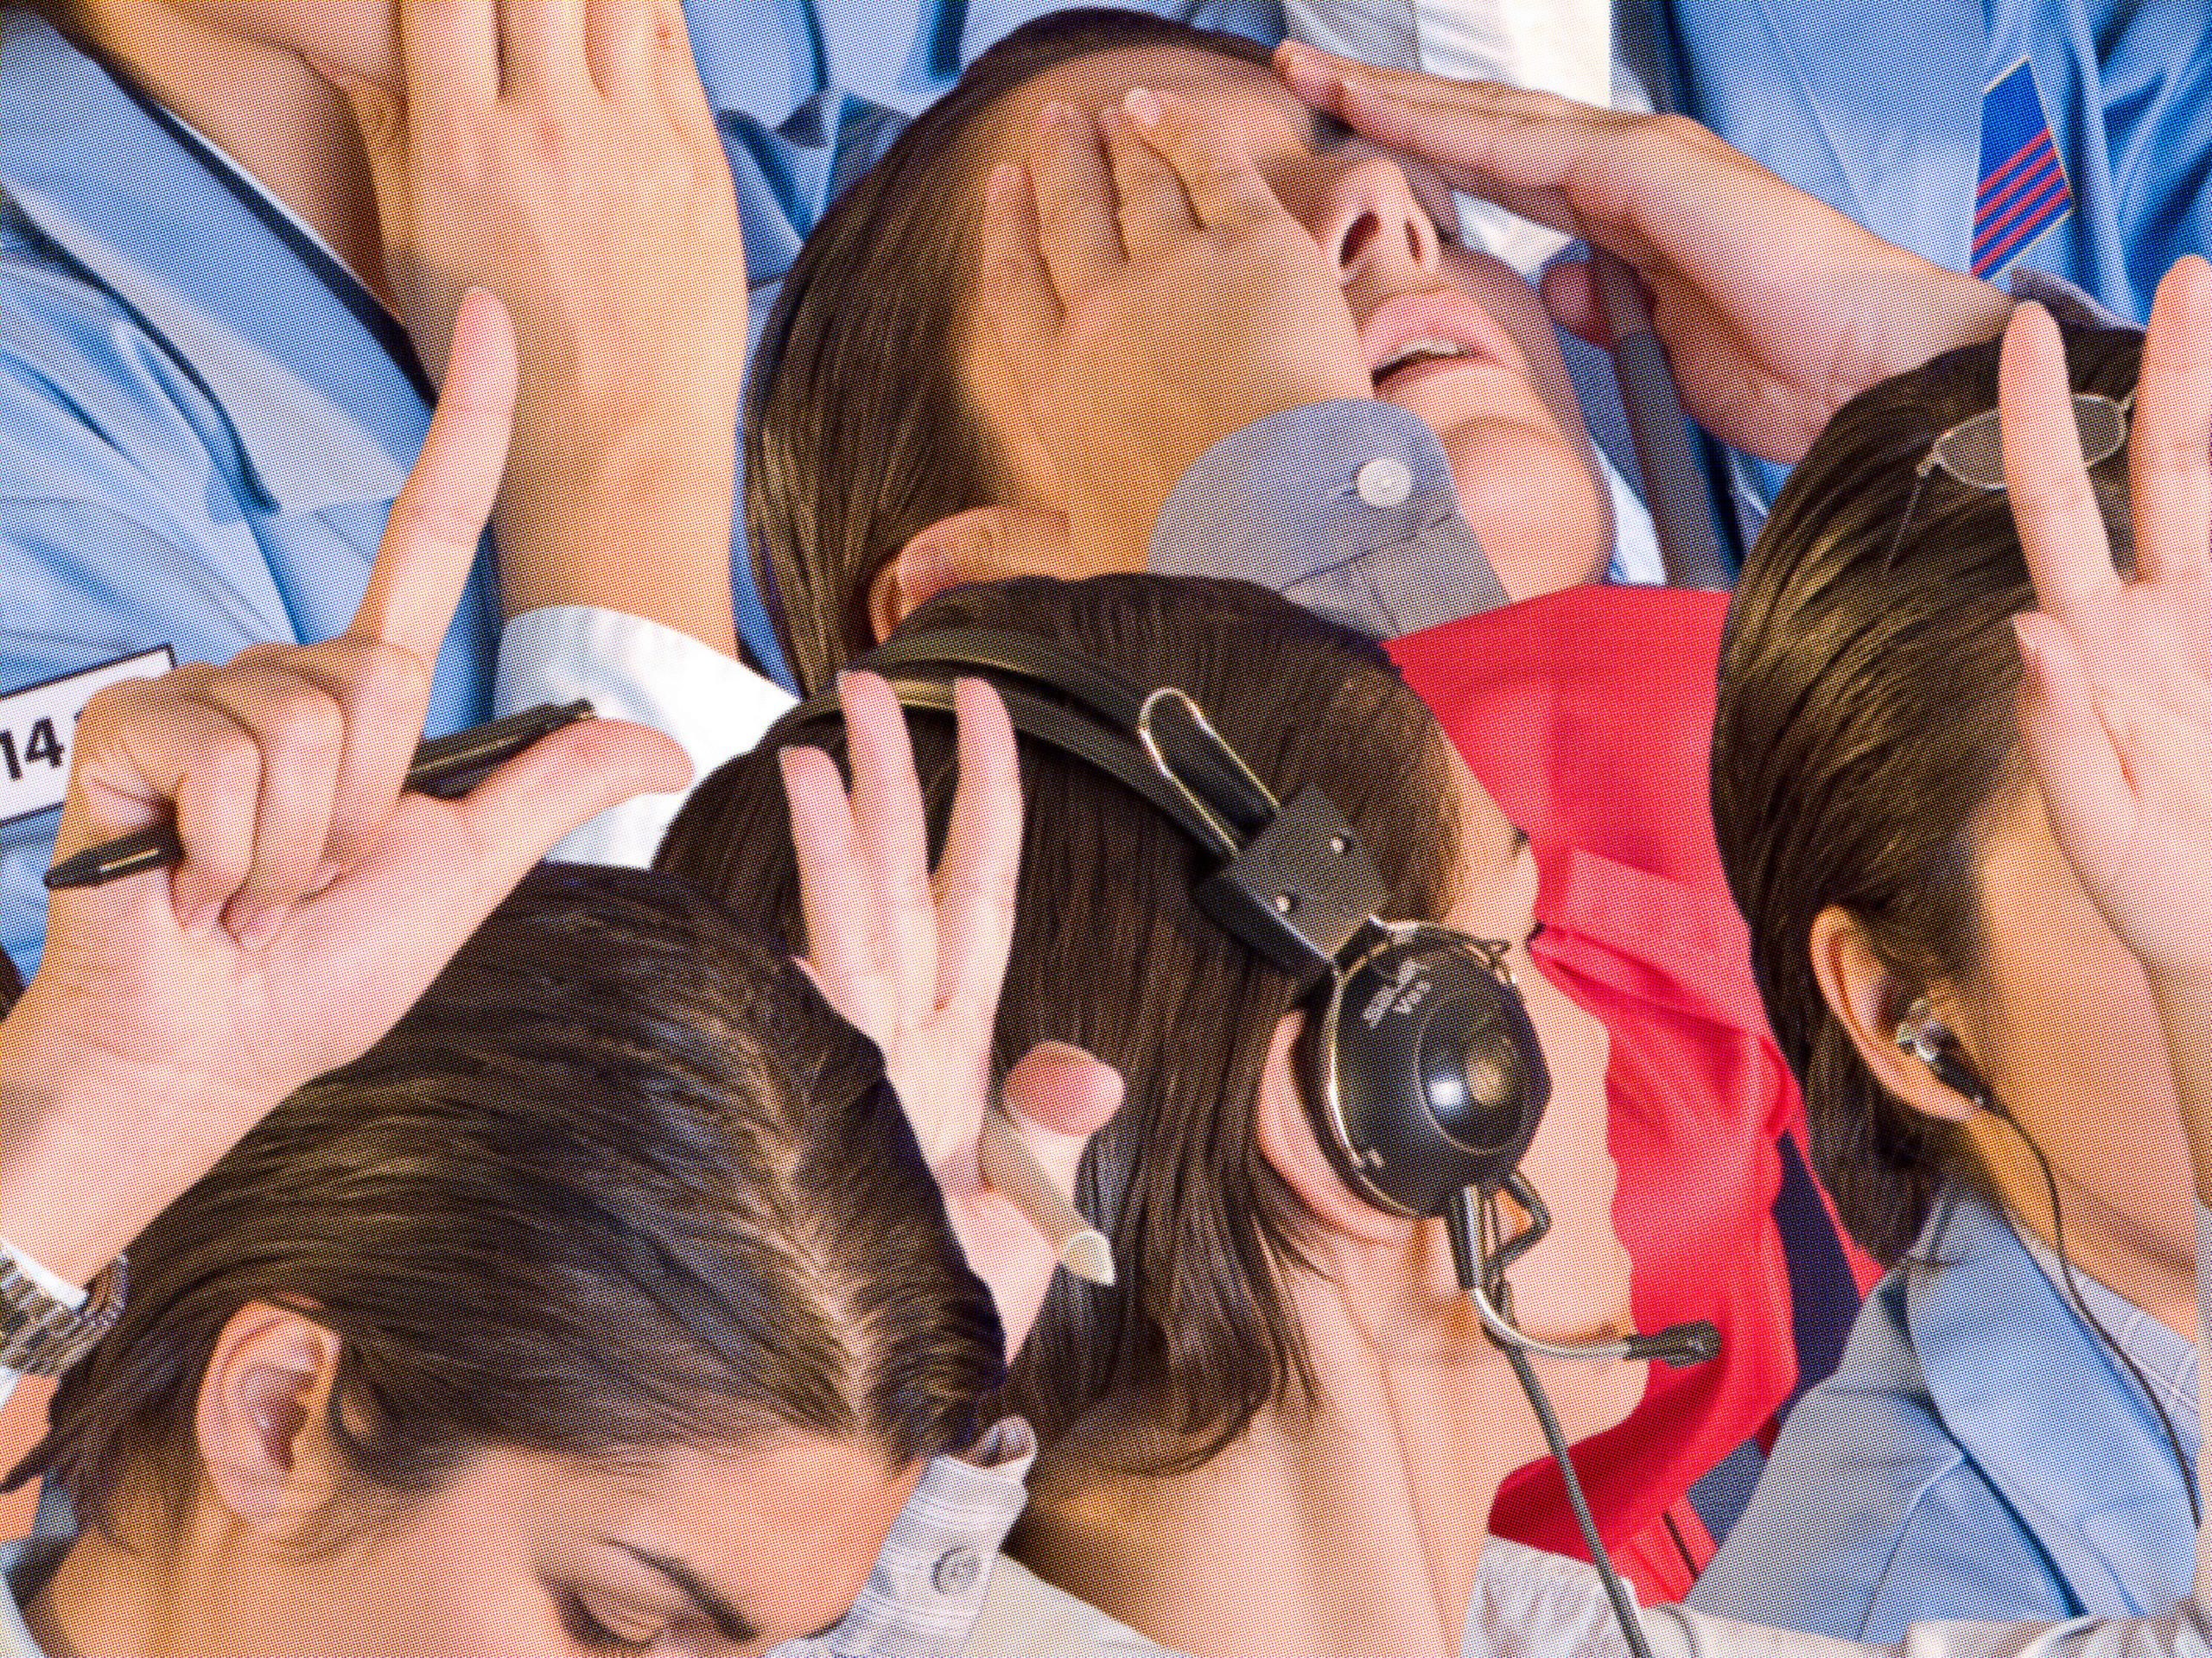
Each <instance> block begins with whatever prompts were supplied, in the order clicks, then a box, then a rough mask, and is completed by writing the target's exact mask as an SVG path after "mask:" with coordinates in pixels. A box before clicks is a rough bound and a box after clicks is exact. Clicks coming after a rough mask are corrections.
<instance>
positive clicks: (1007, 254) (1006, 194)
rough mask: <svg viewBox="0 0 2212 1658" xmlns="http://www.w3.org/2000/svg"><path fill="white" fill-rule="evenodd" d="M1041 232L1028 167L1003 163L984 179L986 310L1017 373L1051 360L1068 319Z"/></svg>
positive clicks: (992, 329)
mask: <svg viewBox="0 0 2212 1658" xmlns="http://www.w3.org/2000/svg"><path fill="white" fill-rule="evenodd" d="M1041 234H1042V232H1041V230H1040V228H1039V225H1038V222H1037V197H1036V193H1035V192H1034V191H1033V189H1032V188H1031V187H1030V183H1029V175H1028V173H1027V170H1026V169H1024V168H1020V167H1015V166H1013V165H1011V164H1008V163H1005V162H1001V164H1000V165H998V166H996V167H995V168H992V169H991V172H990V176H989V177H988V178H987V179H986V180H985V181H984V183H983V232H982V261H983V292H982V299H983V314H984V315H985V316H986V317H988V318H989V319H990V325H991V334H992V335H993V337H994V338H995V340H996V341H997V343H998V347H999V350H1000V351H1001V353H1003V354H1004V355H1005V357H1006V359H1007V361H1008V363H1009V364H1011V365H1013V366H1014V368H1015V369H1017V370H1018V371H1019V370H1028V369H1031V368H1033V366H1034V365H1039V364H1041V363H1044V362H1046V361H1047V360H1049V358H1050V355H1051V353H1052V347H1053V345H1054V343H1055V342H1056V341H1057V340H1058V338H1059V334H1060V326H1061V323H1062V322H1063V321H1064V320H1065V312H1064V310H1063V308H1062V307H1061V304H1060V295H1059V292H1058V289H1056V288H1055V287H1054V286H1053V283H1052V273H1051V271H1050V270H1047V269H1046V264H1045V256H1044V252H1043V250H1042V248H1041V246H1040V244H1039V238H1040V236H1041Z"/></svg>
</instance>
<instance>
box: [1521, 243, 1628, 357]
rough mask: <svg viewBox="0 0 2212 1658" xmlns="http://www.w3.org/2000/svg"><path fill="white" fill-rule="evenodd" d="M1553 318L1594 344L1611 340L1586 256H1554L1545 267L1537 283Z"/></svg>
mask: <svg viewBox="0 0 2212 1658" xmlns="http://www.w3.org/2000/svg"><path fill="white" fill-rule="evenodd" d="M1538 286H1539V288H1540V289H1541V292H1542V294H1543V296H1544V308H1545V309H1546V310H1548V311H1549V312H1550V313H1551V315H1552V321H1554V322H1556V323H1558V324H1559V326H1560V327H1562V328H1565V329H1567V331H1568V332H1569V333H1571V334H1574V335H1575V336H1576V337H1578V338H1580V339H1582V340H1588V341H1589V342H1590V343H1591V344H1592V345H1593V346H1605V347H1607V348H1610V347H1611V346H1612V344H1613V331H1612V324H1611V318H1610V317H1609V316H1608V315H1607V314H1606V310H1605V307H1604V306H1603V305H1602V304H1600V303H1599V300H1598V285H1597V282H1596V280H1595V276H1594V273H1593V272H1592V270H1591V269H1590V262H1589V260H1587V259H1557V260H1554V261H1553V262H1552V263H1551V264H1548V265H1546V266H1545V267H1544V274H1543V277H1542V279H1541V282H1540V283H1539V284H1538Z"/></svg>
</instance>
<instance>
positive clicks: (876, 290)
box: [745, 9, 1268, 693]
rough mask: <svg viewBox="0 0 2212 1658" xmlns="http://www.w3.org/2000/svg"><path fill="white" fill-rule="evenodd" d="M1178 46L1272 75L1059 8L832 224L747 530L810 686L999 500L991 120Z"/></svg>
mask: <svg viewBox="0 0 2212 1658" xmlns="http://www.w3.org/2000/svg"><path fill="white" fill-rule="evenodd" d="M1161 45H1166V46H1183V47H1188V48H1192V50H1195V51H1204V52H1213V53H1219V54H1227V55H1229V56H1232V57H1239V58H1243V59H1246V60H1249V61H1251V62H1255V63H1260V64H1265V63H1267V62H1268V52H1267V49H1266V48H1264V47H1262V46H1259V45H1257V44H1255V42H1253V41H1249V40H1247V39H1245V38H1244V37H1243V36H1242V35H1225V34H1219V33H1217V32H1215V31H1212V30H1209V29H1193V28H1192V27H1190V26H1189V25H1187V24H1185V23H1181V22H1175V21H1173V20H1172V19H1169V18H1166V17H1160V16H1153V15H1150V14H1148V13H1143V12H1130V11H1115V10H1099V9H1084V10H1069V11H1059V12H1053V13H1051V14H1049V15H1047V16H1043V17H1040V18H1038V19H1036V20H1035V21H1033V22H1029V23H1027V24H1025V25H1024V26H1023V27H1021V28H1020V29H1016V30H1014V32H1013V33H1012V34H1011V35H1007V37H1006V38H1005V39H1004V40H1002V41H1000V42H999V43H998V44H997V45H995V46H994V47H992V48H990V49H989V50H988V51H987V52H985V53H984V54H982V56H980V57H978V58H977V59H976V61H975V62H974V63H972V64H970V65H969V67H968V68H967V70H966V71H965V72H964V73H963V74H962V76H961V77H960V79H959V81H958V82H957V84H956V85H955V86H953V87H952V89H951V90H950V92H946V93H945V94H944V97H942V98H939V99H938V101H937V102H936V103H934V104H932V105H931V106H930V107H929V108H928V109H926V110H925V111H922V113H921V114H920V115H918V116H917V117H916V118H914V120H913V121H912V123H911V124H909V125H908V126H907V127H906V129H905V130H903V131H902V132H901V133H900V134H899V137H898V138H897V140H896V141H895V142H893V144H892V145H891V147H890V148H889V149H887V150H886V151H885V152H884V154H883V156H881V158H880V159H879V160H878V161H877V162H876V163H875V164H874V166H873V167H871V168H869V169H868V171H867V172H866V173H865V174H863V175H861V177H860V178H859V179H857V180H855V181H854V182H853V183H852V184H851V185H850V186H849V187H847V188H846V190H845V192H844V194H842V195H841V196H840V197H839V198H838V200H837V201H836V204H835V205H834V206H831V207H830V209H829V212H828V213H824V214H823V218H822V220H821V222H820V223H819V224H817V226H815V228H814V230H813V232H812V233H811V234H810V235H809V236H808V238H806V243H805V245H804V246H803V247H802V248H801V249H800V250H799V252H798V257H797V258H796V259H794V260H793V262H792V264H791V270H790V271H789V273H788V274H787V275H786V276H785V278H784V285H783V290H782V292H781V294H780V295H779V297H778V300H777V303H776V306H775V309H774V311H773V313H772V314H771V316H770V318H769V320H768V324H767V327H766V332H765V333H764V334H763V335H762V338H761V340H760V346H759V348H758V350H757V351H756V352H755V353H754V354H753V367H752V378H751V380H750V383H749V385H750V390H749V392H748V395H747V413H746V421H745V498H746V499H745V517H746V532H747V537H748V539H749V541H750V543H751V545H752V548H753V559H754V563H755V571H756V575H757V576H758V578H759V581H760V591H761V594H762V596H763V598H764V600H766V604H767V608H768V612H769V614H770V616H771V617H772V619H774V621H775V624H776V629H777V633H778V636H779V639H780V641H781V643H782V645H783V648H784V652H785V656H786V657H787V658H788V659H789V660H790V663H791V669H792V671H793V673H794V674H795V675H796V676H797V677H798V683H799V684H800V686H801V687H802V688H803V689H804V690H805V691H807V692H808V693H812V692H816V691H819V690H821V689H823V688H824V687H825V686H827V685H828V684H829V679H830V676H831V675H832V674H833V673H834V672H835V671H836V670H837V669H838V668H839V667H841V666H842V665H843V664H844V662H845V660H846V658H847V657H850V656H851V655H853V654H854V653H855V652H856V651H863V650H866V649H867V648H868V646H869V645H872V644H874V633H873V631H872V629H871V628H870V626H869V622H868V588H869V586H870V584H871V583H872V582H873V581H874V579H875V576H876V574H877V572H878V571H880V569H882V568H883V567H884V566H885V565H886V564H887V563H888V562H890V561H891V560H892V559H893V558H894V557H896V556H898V553H899V549H901V548H903V547H904V546H905V545H906V543H907V542H909V541H910V540H912V538H913V537H915V536H916V535H918V534H919V533H920V532H921V531H922V530H926V529H927V528H929V526H930V525H931V524H936V523H938V521H939V520H941V519H944V518H950V517H952V516H953V515H954V514H956V513H959V512H964V511H968V510H969V509H970V508H973V507H979V506H994V505H1007V504H1008V502H1007V498H1006V488H1007V475H1006V473H1005V472H1004V470H1003V467H1002V464H1001V455H1000V452H999V446H998V444H997V441H995V439H994V438H993V436H992V435H991V434H990V431H989V429H988V427H986V426H985V425H984V423H983V422H982V418H981V417H980V416H979V415H978V414H977V412H976V409H975V407H974V405H973V403H972V402H971V400H970V399H969V396H968V392H967V390H966V385H965V381H964V377H963V372H962V365H963V362H964V360H965V358H966V341H967V340H968V339H969V334H970V330H971V327H972V324H973V321H974V316H973V307H972V299H973V295H974V292H975V289H976V270H977V260H978V257H979V255H980V228H979V227H980V223H981V219H980V206H981V199H982V189H981V184H982V177H983V174H984V171H985V168H987V166H988V162H989V161H990V160H991V159H992V155H991V150H992V147H993V146H992V140H994V139H998V140H999V141H1000V143H1001V145H1002V146H1003V145H1006V144H1010V145H1011V148H1010V149H1007V153H1008V154H1010V155H1016V156H1018V155H1019V154H1020V137H1021V135H1001V134H997V133H996V132H995V128H994V125H993V122H992V116H993V113H994V111H996V110H997V108H998V106H999V105H1001V103H1002V102H1003V101H1004V100H1005V99H1006V98H1007V97H1008V96H1009V95H1011V94H1012V93H1014V92H1016V91H1017V90H1019V89H1020V87H1021V86H1024V85H1026V84H1027V82H1029V81H1031V80H1033V79H1035V78H1036V77H1037V76H1038V75H1039V74H1042V73H1045V72H1046V70H1048V69H1050V68H1052V67H1054V66H1055V65H1057V64H1060V63H1064V62H1066V61H1067V60H1070V59H1072V58H1079V57H1084V56H1087V55H1089V54H1091V53H1094V52H1103V51H1109V50H1112V49H1114V48H1123V47H1134V46H1161Z"/></svg>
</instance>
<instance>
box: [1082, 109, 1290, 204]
mask: <svg viewBox="0 0 2212 1658" xmlns="http://www.w3.org/2000/svg"><path fill="white" fill-rule="evenodd" d="M1122 110H1123V112H1124V113H1125V114H1126V115H1127V117H1128V120H1129V122H1130V123H1131V124H1132V125H1133V126H1134V127H1135V130H1137V131H1138V132H1139V133H1141V134H1142V135H1143V137H1144V140H1145V142H1146V143H1147V144H1149V145H1151V146H1152V148H1153V149H1155V150H1157V151H1158V152H1159V154H1160V157H1161V159H1162V160H1164V161H1165V162H1166V163H1167V164H1168V165H1169V166H1170V167H1172V168H1173V169H1174V170H1175V174H1176V175H1177V177H1178V178H1179V179H1180V180H1181V181H1182V186H1183V190H1184V192H1185V194H1187V196H1188V197H1189V200H1190V204H1191V211H1192V213H1193V214H1195V216H1196V217H1197V219H1198V223H1199V224H1201V225H1203V226H1205V227H1206V228H1207V229H1209V230H1235V229H1236V228H1238V227H1240V226H1245V225H1251V224H1257V223H1259V222H1260V221H1261V220H1262V219H1271V218H1273V217H1274V216H1275V215H1277V214H1279V213H1281V212H1282V211H1283V208H1282V204H1281V202H1279V201H1277V200H1275V194H1274V191H1272V190H1270V189H1269V188H1268V184H1267V181H1266V180H1265V179H1263V178H1262V177H1261V176H1260V174H1259V169H1258V168H1255V167H1254V166H1253V165H1252V163H1251V162H1250V160H1249V158H1247V157H1246V156H1245V155H1244V153H1243V151H1242V150H1240V149H1237V148H1236V145H1234V144H1233V143H1230V141H1229V139H1228V138H1227V137H1225V136H1224V134H1223V133H1222V132H1221V131H1220V130H1218V129H1217V128H1216V127H1214V126H1213V125H1212V124H1210V123H1208V122H1206V121H1204V120H1201V119H1200V118H1199V117H1198V111H1196V110H1194V109H1192V107H1191V106H1190V105H1188V104H1186V103H1185V102H1184V101H1183V100H1182V99H1181V98H1177V97H1175V96H1173V94H1171V93H1167V92H1152V91H1150V90H1148V89H1147V88H1145V87H1141V86H1140V87H1137V88H1135V90H1133V91H1132V92H1130V93H1129V94H1128V97H1127V98H1125V99H1123V101H1122Z"/></svg>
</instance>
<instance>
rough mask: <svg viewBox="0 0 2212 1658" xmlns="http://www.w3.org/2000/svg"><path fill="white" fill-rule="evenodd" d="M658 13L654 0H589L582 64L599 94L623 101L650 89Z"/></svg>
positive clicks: (658, 8) (585, 15) (658, 22)
mask: <svg viewBox="0 0 2212 1658" xmlns="http://www.w3.org/2000/svg"><path fill="white" fill-rule="evenodd" d="M659 10H661V8H660V6H659V5H658V3H657V0H591V3H590V5H589V6H588V9H587V10H586V11H585V14H584V20H583V28H584V60H585V61H586V62H587V63H588V65H589V66H590V67H591V75H592V79H593V80H594V82H596V83H597V85H598V87H599V90H600V92H601V94H603V95H604V96H606V97H607V98H624V97H627V96H628V95H630V94H632V93H634V92H642V91H644V90H645V88H647V87H649V86H652V82H653V55H654V54H653V45H654V37H655V35H657V33H658V30H659V28H660V19H659V17H658V15H657V14H658V12H659ZM671 10H673V8H671Z"/></svg>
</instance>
